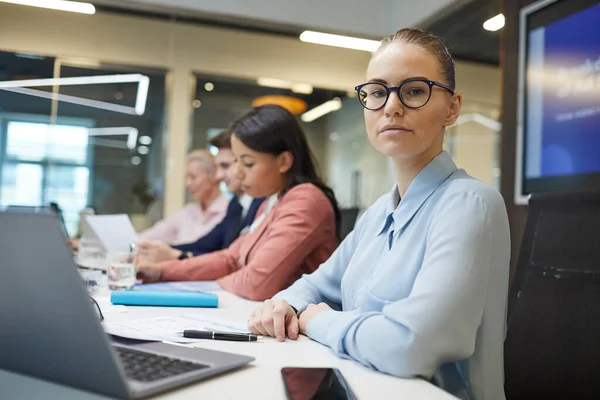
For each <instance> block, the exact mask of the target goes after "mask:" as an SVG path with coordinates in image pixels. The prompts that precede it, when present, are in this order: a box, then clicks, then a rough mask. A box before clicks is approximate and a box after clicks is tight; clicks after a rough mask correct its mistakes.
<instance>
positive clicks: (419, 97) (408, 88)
mask: <svg viewBox="0 0 600 400" xmlns="http://www.w3.org/2000/svg"><path fill="white" fill-rule="evenodd" d="M434 86H438V87H440V88H442V89H445V90H447V91H448V92H450V93H451V94H454V90H452V88H450V87H449V86H446V85H444V84H443V83H439V82H436V81H430V80H428V79H421V78H414V79H407V80H405V81H404V82H402V83H401V84H400V86H386V85H384V84H383V83H379V82H367V83H363V84H362V85H358V86H356V87H355V88H354V89H356V92H357V93H358V100H359V101H360V104H362V106H363V107H364V108H366V109H367V110H372V111H374V110H379V109H380V108H381V107H383V106H385V103H387V101H388V99H389V98H390V93H391V92H392V91H396V94H398V98H399V99H400V101H401V102H402V104H404V105H405V106H406V107H408V108H421V107H423V106H424V105H425V104H427V102H428V101H429V99H430V98H431V92H432V88H433V87H434Z"/></svg>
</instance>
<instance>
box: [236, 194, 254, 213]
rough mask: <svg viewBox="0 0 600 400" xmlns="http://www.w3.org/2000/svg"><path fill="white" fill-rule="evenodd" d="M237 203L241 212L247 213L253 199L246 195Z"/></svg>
mask: <svg viewBox="0 0 600 400" xmlns="http://www.w3.org/2000/svg"><path fill="white" fill-rule="evenodd" d="M238 201H239V202H240V205H241V206H242V210H244V212H247V211H248V209H250V206H251V205H252V201H254V199H253V198H252V197H250V196H249V195H247V194H245V193H244V194H243V195H242V196H241V197H240V198H239V199H238Z"/></svg>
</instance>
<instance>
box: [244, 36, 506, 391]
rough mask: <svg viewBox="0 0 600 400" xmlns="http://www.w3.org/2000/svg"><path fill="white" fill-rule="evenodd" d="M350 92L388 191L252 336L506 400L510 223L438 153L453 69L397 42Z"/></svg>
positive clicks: (256, 316) (258, 322)
mask: <svg viewBox="0 0 600 400" xmlns="http://www.w3.org/2000/svg"><path fill="white" fill-rule="evenodd" d="M356 90H357V92H358V99H359V101H360V102H361V104H362V106H363V107H364V118H365V125H366V131H367V135H368V137H369V140H370V142H371V144H372V145H373V146H374V147H375V149H377V150H378V151H379V152H380V153H381V154H383V155H385V156H387V157H390V158H391V159H392V161H393V164H394V168H395V174H396V184H395V185H394V187H393V188H392V190H391V191H390V193H388V194H387V195H384V196H383V197H381V198H380V199H379V200H377V201H376V202H375V203H374V204H373V205H372V206H371V207H370V208H369V209H368V210H367V211H366V213H365V214H364V215H363V216H362V218H361V219H360V221H359V222H358V223H357V225H356V227H355V229H354V231H353V232H352V233H351V234H350V235H349V236H348V237H347V238H346V239H345V240H344V241H343V243H342V244H341V245H340V247H339V248H338V249H337V250H336V252H335V253H334V254H333V255H332V256H331V257H330V258H329V260H328V261H326V262H325V263H324V264H322V265H321V266H320V267H319V268H318V269H317V270H316V271H315V272H314V273H312V274H311V275H305V276H304V277H303V278H302V279H300V280H298V281H297V282H296V283H295V284H294V285H292V286H291V287H289V288H288V289H286V290H284V291H282V292H280V293H278V294H277V295H276V296H274V297H273V299H270V300H267V301H266V302H264V303H263V304H262V305H260V306H259V307H258V308H257V309H256V310H255V311H254V312H253V313H252V314H251V316H250V319H249V322H248V326H249V329H250V330H251V331H252V332H255V333H258V334H262V335H270V336H274V337H276V338H277V339H278V340H280V341H283V340H284V339H285V337H286V336H287V337H289V338H290V339H296V338H297V337H298V334H299V333H301V334H305V335H307V336H308V337H310V338H312V339H313V340H316V341H318V342H320V343H322V344H324V345H326V346H329V347H331V349H332V350H333V351H334V352H336V353H337V354H338V355H339V356H340V357H343V358H350V359H354V360H356V361H358V362H360V363H362V364H364V365H366V366H367V367H370V368H373V369H375V370H378V371H381V372H384V373H387V374H391V375H395V376H399V377H406V378H410V377H421V378H425V379H432V381H434V382H435V383H436V384H438V385H439V386H440V387H442V388H444V389H445V390H448V391H449V392H451V393H453V394H454V395H456V396H458V397H461V398H465V399H470V398H475V399H485V400H497V399H504V397H505V396H504V389H503V370H504V369H503V342H504V331H505V316H506V298H507V291H508V280H509V257H510V248H509V228H508V218H507V214H506V208H505V205H504V202H503V200H502V197H501V196H500V194H499V193H498V192H497V191H496V190H495V189H493V188H492V187H490V186H488V185H486V184H484V183H482V182H480V181H478V180H476V179H474V178H472V177H470V176H469V175H467V173H466V172H465V171H463V170H461V169H458V168H457V167H456V165H455V164H454V162H453V161H452V159H451V158H450V156H449V155H448V154H447V153H446V152H444V151H443V148H442V144H443V139H444V131H445V129H446V127H448V126H450V125H452V124H453V123H454V122H455V121H456V119H457V117H458V115H459V112H460V107H461V101H462V98H461V95H460V94H459V93H457V92H455V79H454V62H453V61H452V58H451V56H450V54H449V53H448V50H447V49H446V47H445V46H444V44H443V42H442V41H441V40H440V39H439V38H438V37H436V36H433V35H431V34H428V33H424V32H422V31H420V30H415V29H402V30H400V31H398V32H396V33H395V34H394V35H391V36H389V37H388V38H386V39H384V40H383V41H382V43H381V47H380V48H379V49H378V50H377V51H376V52H375V53H374V54H373V57H372V58H371V61H370V63H369V65H368V68H367V82H366V83H364V84H362V85H358V86H357V87H356Z"/></svg>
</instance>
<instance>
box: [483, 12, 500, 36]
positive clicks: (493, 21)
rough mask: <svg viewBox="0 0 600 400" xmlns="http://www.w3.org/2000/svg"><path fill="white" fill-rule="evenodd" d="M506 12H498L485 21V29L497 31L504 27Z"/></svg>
mask: <svg viewBox="0 0 600 400" xmlns="http://www.w3.org/2000/svg"><path fill="white" fill-rule="evenodd" d="M504 23H505V19H504V14H498V15H496V16H495V17H492V18H490V19H488V20H487V21H485V22H484V23H483V29H485V30H486V31H491V32H495V31H498V30H500V29H502V28H504Z"/></svg>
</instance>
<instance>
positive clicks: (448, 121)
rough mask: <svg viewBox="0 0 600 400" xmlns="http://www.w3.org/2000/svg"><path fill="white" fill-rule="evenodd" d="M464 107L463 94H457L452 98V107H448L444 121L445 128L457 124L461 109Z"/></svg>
mask: <svg viewBox="0 0 600 400" xmlns="http://www.w3.org/2000/svg"><path fill="white" fill-rule="evenodd" d="M461 105H462V94H460V93H456V94H454V96H452V100H451V102H450V107H448V113H447V114H446V118H445V119H444V126H450V125H452V124H453V123H455V122H456V120H457V119H458V116H459V115H460V107H461Z"/></svg>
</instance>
